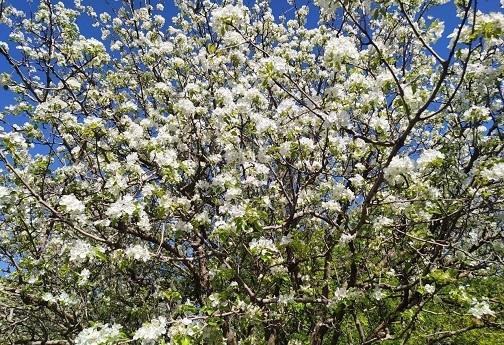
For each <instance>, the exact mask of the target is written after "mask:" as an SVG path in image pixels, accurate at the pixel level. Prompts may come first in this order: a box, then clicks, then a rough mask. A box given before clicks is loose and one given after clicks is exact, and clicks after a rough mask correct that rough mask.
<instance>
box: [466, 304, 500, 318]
mask: <svg viewBox="0 0 504 345" xmlns="http://www.w3.org/2000/svg"><path fill="white" fill-rule="evenodd" d="M469 314H471V315H472V316H474V317H475V318H477V319H481V318H482V317H483V316H485V315H490V316H494V315H495V312H494V311H493V310H491V309H490V305H489V304H488V301H485V300H483V301H478V300H476V299H473V301H472V306H471V308H469Z"/></svg>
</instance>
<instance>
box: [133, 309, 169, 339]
mask: <svg viewBox="0 0 504 345" xmlns="http://www.w3.org/2000/svg"><path fill="white" fill-rule="evenodd" d="M163 334H166V318H165V317H164V316H159V317H158V318H156V319H153V320H151V321H150V322H147V323H144V324H143V325H142V327H140V328H139V329H138V330H137V331H136V332H135V335H134V336H133V340H141V341H142V345H147V344H154V343H155V342H156V341H157V340H158V338H159V337H160V336H162V335H163Z"/></svg>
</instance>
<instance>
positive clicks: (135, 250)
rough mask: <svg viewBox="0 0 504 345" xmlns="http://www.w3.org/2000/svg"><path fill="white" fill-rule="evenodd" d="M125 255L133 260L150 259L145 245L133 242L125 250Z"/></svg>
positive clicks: (144, 260) (145, 260)
mask: <svg viewBox="0 0 504 345" xmlns="http://www.w3.org/2000/svg"><path fill="white" fill-rule="evenodd" d="M125 253H126V256H127V257H129V258H132V259H135V260H141V261H143V262H147V261H149V259H150V256H151V253H150V251H149V249H148V248H147V247H146V246H142V245H139V244H135V245H134V246H131V247H128V248H127V249H126V250H125Z"/></svg>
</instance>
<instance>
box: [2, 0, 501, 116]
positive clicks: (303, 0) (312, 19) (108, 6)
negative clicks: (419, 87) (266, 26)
mask: <svg viewBox="0 0 504 345" xmlns="http://www.w3.org/2000/svg"><path fill="white" fill-rule="evenodd" d="M56 1H57V0H54V2H56ZM62 1H63V3H65V4H66V5H67V6H69V7H72V6H73V0H62ZM244 1H245V3H247V4H250V3H253V2H254V1H253V0H244ZM7 2H8V3H13V4H14V5H15V6H16V7H17V8H18V9H21V10H24V11H26V12H28V13H29V12H33V11H35V10H36V8H37V5H38V3H39V0H7ZM136 2H143V1H139V0H136ZM157 2H161V3H163V4H164V6H165V9H164V16H165V17H166V18H167V23H168V22H170V19H171V17H173V16H174V15H176V13H177V8H176V7H175V5H174V2H173V0H159V1H156V0H153V1H152V3H153V4H156V3H157ZM453 2H454V1H453V0H451V1H449V2H448V3H447V4H445V5H442V6H438V7H436V8H435V9H434V10H432V11H431V12H430V13H429V15H431V16H433V17H436V18H439V19H441V20H443V21H444V22H445V32H444V37H446V36H447V35H448V34H449V33H451V32H452V30H453V28H454V27H455V26H456V25H457V24H458V18H457V17H456V16H455V5H454V3H453ZM120 3H121V0H82V4H83V5H90V6H93V7H94V8H95V10H96V12H97V13H101V12H104V11H107V12H109V13H113V12H114V9H115V8H117V7H118V6H119V4H120ZM271 3H272V8H273V11H274V14H275V17H278V16H279V15H281V14H284V13H286V12H287V13H292V11H290V6H289V5H288V3H287V0H271ZM297 3H298V5H303V4H309V5H310V4H311V5H310V8H311V12H310V16H309V18H308V21H309V25H311V26H314V25H316V24H317V19H318V10H317V9H316V8H315V7H314V6H313V5H312V3H313V1H310V0H298V1H297ZM478 7H479V8H480V10H481V11H483V12H492V11H493V12H495V11H502V9H501V8H500V1H499V0H479V1H478ZM79 24H80V29H81V33H82V34H83V35H84V36H94V37H97V38H99V37H100V36H101V35H100V32H99V31H98V30H97V29H96V28H93V27H92V26H91V22H90V21H89V20H85V19H81V20H80V22H79ZM8 34H9V32H8V30H7V28H6V27H5V26H4V25H2V24H0V41H8ZM447 44H448V39H446V38H442V39H441V40H439V41H438V43H437V44H436V45H435V47H434V48H435V49H436V50H437V51H438V52H439V53H440V55H441V56H445V55H446V52H447V48H446V46H447ZM11 71H12V68H11V67H10V66H9V65H8V64H7V63H6V61H5V59H4V58H3V57H0V73H1V72H8V73H10V72H11ZM12 102H13V97H12V94H11V93H10V92H9V91H6V90H4V89H3V88H0V109H2V108H4V107H5V106H6V105H9V104H12Z"/></svg>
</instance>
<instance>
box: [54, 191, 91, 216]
mask: <svg viewBox="0 0 504 345" xmlns="http://www.w3.org/2000/svg"><path fill="white" fill-rule="evenodd" d="M60 205H62V206H64V207H65V210H66V211H67V212H69V213H74V214H80V213H83V212H84V210H85V209H86V207H85V206H84V204H83V203H82V201H80V200H79V199H77V197H76V196H75V195H73V194H68V195H63V196H62V197H61V199H60Z"/></svg>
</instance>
